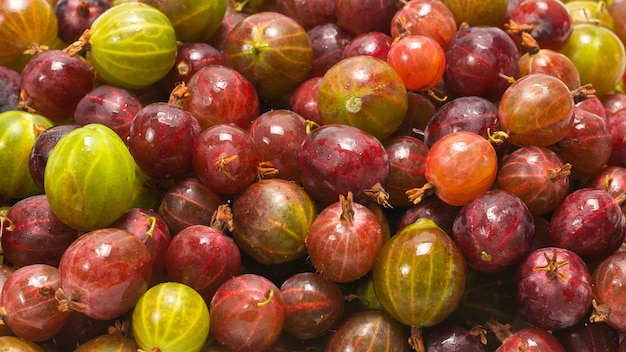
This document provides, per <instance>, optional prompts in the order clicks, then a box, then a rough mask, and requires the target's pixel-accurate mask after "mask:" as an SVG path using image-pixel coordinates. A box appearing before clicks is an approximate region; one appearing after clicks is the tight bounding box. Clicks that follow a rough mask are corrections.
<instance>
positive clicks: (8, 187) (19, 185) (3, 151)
mask: <svg viewBox="0 0 626 352" xmlns="http://www.w3.org/2000/svg"><path fill="white" fill-rule="evenodd" d="M50 127H52V121H50V120H48V119H47V118H46V117H44V116H41V115H37V114H32V113H28V112H25V111H18V110H10V111H5V112H3V113H1V114H0V196H4V197H8V198H15V199H22V198H26V197H28V196H32V195H35V194H40V193H42V189H41V188H40V187H39V186H38V185H37V184H36V183H35V181H34V180H33V178H32V176H31V174H30V169H29V160H30V151H31V149H32V148H33V145H34V144H35V141H36V139H37V137H39V135H40V134H41V132H43V131H44V130H46V129H47V128H50Z"/></svg>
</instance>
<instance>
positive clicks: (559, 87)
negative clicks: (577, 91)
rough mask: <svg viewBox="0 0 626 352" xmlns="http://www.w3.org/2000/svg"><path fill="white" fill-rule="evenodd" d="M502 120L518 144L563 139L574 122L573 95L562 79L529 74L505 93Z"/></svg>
mask: <svg viewBox="0 0 626 352" xmlns="http://www.w3.org/2000/svg"><path fill="white" fill-rule="evenodd" d="M499 117H500V123H501V124H502V127H503V128H504V129H505V131H506V132H507V133H508V135H509V138H508V140H509V142H511V143H512V144H515V145H517V146H529V145H535V146H539V147H546V146H549V145H552V144H554V143H556V142H558V141H560V140H561V139H563V138H564V137H565V136H567V134H568V133H569V132H570V130H571V128H572V126H573V124H574V98H573V97H572V94H571V92H570V90H569V88H568V87H567V85H565V83H563V81H561V80H560V79H558V78H556V77H554V76H550V75H547V74H544V73H533V74H529V75H526V76H524V77H522V78H520V79H519V80H517V81H516V82H515V83H513V84H512V85H511V86H510V87H509V88H508V89H507V90H506V91H505V92H504V94H502V99H501V100H500V103H499Z"/></svg>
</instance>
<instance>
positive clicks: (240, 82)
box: [183, 64, 259, 130]
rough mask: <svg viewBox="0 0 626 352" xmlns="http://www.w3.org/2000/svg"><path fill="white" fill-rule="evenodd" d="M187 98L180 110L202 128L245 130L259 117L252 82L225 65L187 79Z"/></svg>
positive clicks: (197, 73)
mask: <svg viewBox="0 0 626 352" xmlns="http://www.w3.org/2000/svg"><path fill="white" fill-rule="evenodd" d="M187 88H188V92H189V96H188V97H187V98H185V99H184V102H183V109H185V110H187V111H189V112H190V113H191V114H192V115H193V116H194V117H195V118H196V119H197V120H198V122H200V126H202V129H203V130H204V129H207V128H209V127H212V126H215V125H219V124H227V123H233V124H235V125H237V126H239V127H241V128H244V129H245V128H248V126H249V125H250V122H251V121H252V120H254V119H255V118H256V117H257V116H259V96H258V95H257V92H256V89H254V86H253V85H252V83H251V82H250V81H249V80H248V79H246V78H245V77H244V76H243V75H242V74H241V73H239V72H238V71H236V70H235V69H233V68H230V67H228V66H224V65H220V64H213V65H207V66H205V67H202V68H200V69H198V72H196V73H195V74H194V75H193V76H191V77H190V78H189V83H188V85H187Z"/></svg>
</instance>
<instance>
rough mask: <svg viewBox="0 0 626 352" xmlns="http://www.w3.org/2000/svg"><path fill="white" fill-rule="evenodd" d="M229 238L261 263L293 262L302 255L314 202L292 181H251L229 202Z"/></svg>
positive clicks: (304, 249) (313, 217)
mask: <svg viewBox="0 0 626 352" xmlns="http://www.w3.org/2000/svg"><path fill="white" fill-rule="evenodd" d="M232 211H233V221H234V229H233V238H234V239H235V241H236V242H237V244H238V245H239V247H240V248H241V250H242V251H243V252H246V253H247V254H249V255H250V256H252V257H253V258H254V259H255V260H257V261H258V262H260V263H262V264H278V263H285V262H289V261H293V260H295V259H298V258H301V257H302V256H304V255H305V254H306V245H305V242H304V241H305V238H306V236H307V233H308V231H309V228H310V227H311V224H312V223H313V220H314V219H315V216H316V210H315V203H313V200H312V199H311V197H309V195H308V194H307V193H306V192H305V191H304V190H303V189H302V188H301V187H300V186H298V185H296V184H295V183H293V182H289V181H285V180H281V179H268V180H261V181H257V182H254V183H253V184H251V185H250V186H249V187H248V188H246V189H245V190H244V191H243V192H241V193H240V194H239V195H237V196H236V197H235V199H234V201H233V210H232Z"/></svg>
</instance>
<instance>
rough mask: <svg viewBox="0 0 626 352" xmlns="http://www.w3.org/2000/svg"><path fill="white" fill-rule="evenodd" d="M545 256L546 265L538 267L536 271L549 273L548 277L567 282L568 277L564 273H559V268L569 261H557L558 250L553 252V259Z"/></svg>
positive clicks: (545, 254)
mask: <svg viewBox="0 0 626 352" xmlns="http://www.w3.org/2000/svg"><path fill="white" fill-rule="evenodd" d="M543 256H544V257H545V258H546V265H542V266H536V267H535V268H534V270H535V271H536V272H540V271H547V275H548V276H549V277H556V278H557V279H559V280H560V281H561V282H566V281H567V276H565V274H564V273H563V271H559V268H561V267H563V266H565V265H567V264H568V261H567V260H561V261H559V260H558V259H557V252H556V250H555V251H553V252H552V258H550V257H548V254H547V253H544V254H543Z"/></svg>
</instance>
